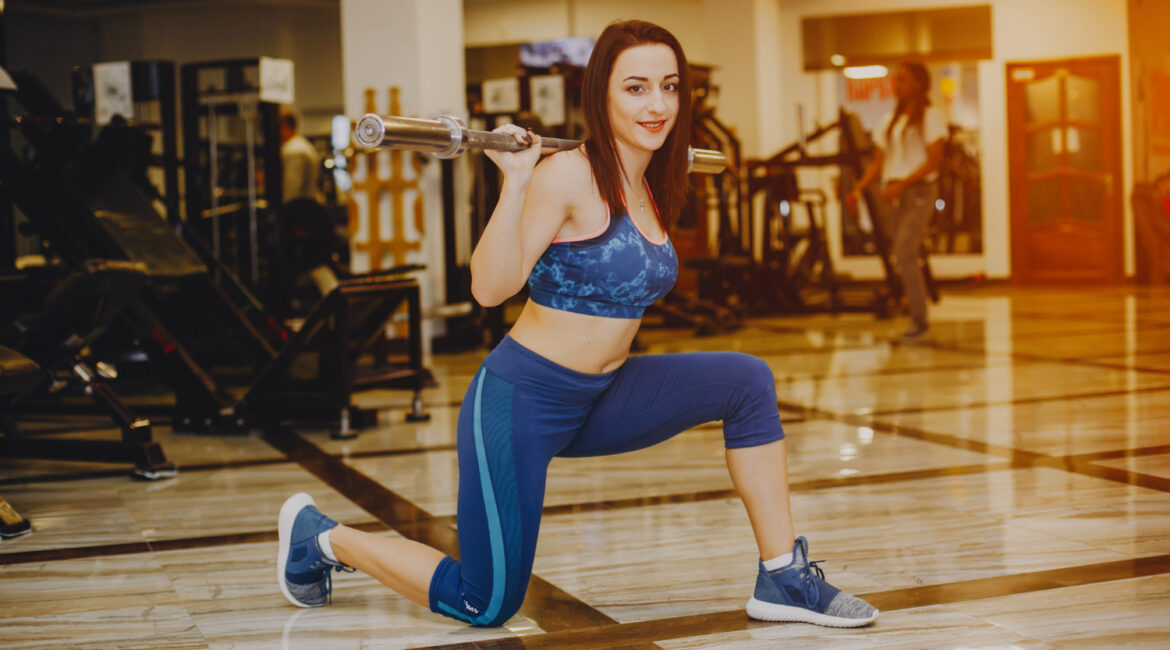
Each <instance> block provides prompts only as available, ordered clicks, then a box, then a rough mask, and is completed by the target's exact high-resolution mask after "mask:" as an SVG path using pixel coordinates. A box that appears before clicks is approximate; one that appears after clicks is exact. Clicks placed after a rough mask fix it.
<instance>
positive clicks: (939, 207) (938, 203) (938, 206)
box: [934, 199, 947, 212]
mask: <svg viewBox="0 0 1170 650" xmlns="http://www.w3.org/2000/svg"><path fill="white" fill-rule="evenodd" d="M945 207H947V202H946V201H944V200H942V199H935V201H934V209H935V210H938V211H939V212H942V211H943V208H945Z"/></svg>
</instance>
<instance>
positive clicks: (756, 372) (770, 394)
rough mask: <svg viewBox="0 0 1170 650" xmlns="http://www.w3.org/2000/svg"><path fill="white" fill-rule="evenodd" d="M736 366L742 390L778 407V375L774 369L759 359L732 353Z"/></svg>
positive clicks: (736, 373) (740, 353)
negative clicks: (774, 372)
mask: <svg viewBox="0 0 1170 650" xmlns="http://www.w3.org/2000/svg"><path fill="white" fill-rule="evenodd" d="M730 354H732V355H734V357H733V358H734V359H735V361H734V363H735V366H736V369H735V375H736V377H737V378H739V379H740V381H741V382H742V383H741V388H742V389H743V390H744V391H745V392H747V393H748V394H749V395H751V396H752V397H754V398H757V399H762V400H765V401H767V402H768V403H770V405H771V406H773V407H774V406H775V405H776V375H775V374H773V372H772V367H771V366H769V365H768V363H767V362H766V361H764V360H763V359H761V358H759V357H754V356H752V355H750V354H743V353H742V352H732V353H730Z"/></svg>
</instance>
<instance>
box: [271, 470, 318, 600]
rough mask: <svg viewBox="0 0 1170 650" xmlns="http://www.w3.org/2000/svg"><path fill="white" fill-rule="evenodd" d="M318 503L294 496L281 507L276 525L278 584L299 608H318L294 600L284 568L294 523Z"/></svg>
mask: <svg viewBox="0 0 1170 650" xmlns="http://www.w3.org/2000/svg"><path fill="white" fill-rule="evenodd" d="M315 505H317V502H316V501H313V497H311V496H309V495H307V494H305V493H304V492H299V493H297V494H294V495H292V496H291V497H289V498H288V499H287V500H285V502H284V505H283V506H281V507H280V519H279V520H278V523H277V525H276V533H277V544H278V546H277V550H276V582H277V584H279V585H280V593H282V594H284V597H285V598H287V599H288V602H290V603H292V604H294V605H296V606H297V607H316V605H307V604H305V603H302V602H301V601H299V600H297V599H296V598H293V596H292V594H291V593H289V590H288V583H287V582H285V580H284V567H285V565H286V564H288V551H289V547H290V546H291V542H290V541H289V538H290V537H292V529H293V523H294V522H295V521H296V520H297V513H298V512H300V511H301V508H304V507H305V506H315Z"/></svg>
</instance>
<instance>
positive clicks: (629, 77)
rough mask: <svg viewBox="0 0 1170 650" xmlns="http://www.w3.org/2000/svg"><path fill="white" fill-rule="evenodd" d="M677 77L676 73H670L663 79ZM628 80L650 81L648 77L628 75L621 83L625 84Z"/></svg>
mask: <svg viewBox="0 0 1170 650" xmlns="http://www.w3.org/2000/svg"><path fill="white" fill-rule="evenodd" d="M677 76H678V73H677V72H672V73H670V74H668V75H666V76H665V77H663V79H670V78H671V77H677ZM630 80H633V81H650V77H639V76H636V75H630V76H628V77H626V78H625V79H622V82H623V83H624V82H626V81H630Z"/></svg>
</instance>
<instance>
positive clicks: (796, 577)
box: [747, 537, 878, 627]
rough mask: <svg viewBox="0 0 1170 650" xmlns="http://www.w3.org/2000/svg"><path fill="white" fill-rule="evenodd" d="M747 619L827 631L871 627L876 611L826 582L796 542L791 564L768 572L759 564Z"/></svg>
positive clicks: (803, 542)
mask: <svg viewBox="0 0 1170 650" xmlns="http://www.w3.org/2000/svg"><path fill="white" fill-rule="evenodd" d="M747 613H748V616H750V617H752V618H754V619H758V620H761V621H797V622H801V623H813V624H816V625H825V626H828V627H860V626H862V625H867V624H869V623H872V622H873V621H874V620H876V619H877V617H878V610H876V609H874V608H873V607H871V606H870V604H869V603H867V602H865V601H864V600H861V599H860V598H856V597H854V596H850V595H849V594H847V593H844V592H842V591H840V590H839V589H837V588H836V587H834V586H833V585H830V584H829V583H827V582H825V572H824V571H822V570H821V568H820V567H819V566H817V563H816V562H809V561H808V541H807V540H805V539H804V538H803V537H798V538H796V543H795V544H793V545H792V564H789V565H788V566H786V567H784V568H781V569H777V570H775V571H771V572H769V571H768V570H766V569H765V568H764V563H763V562H760V575H759V577H758V578H757V579H756V593H755V595H754V596H752V599H751V600H749V601H748V604H747Z"/></svg>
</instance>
